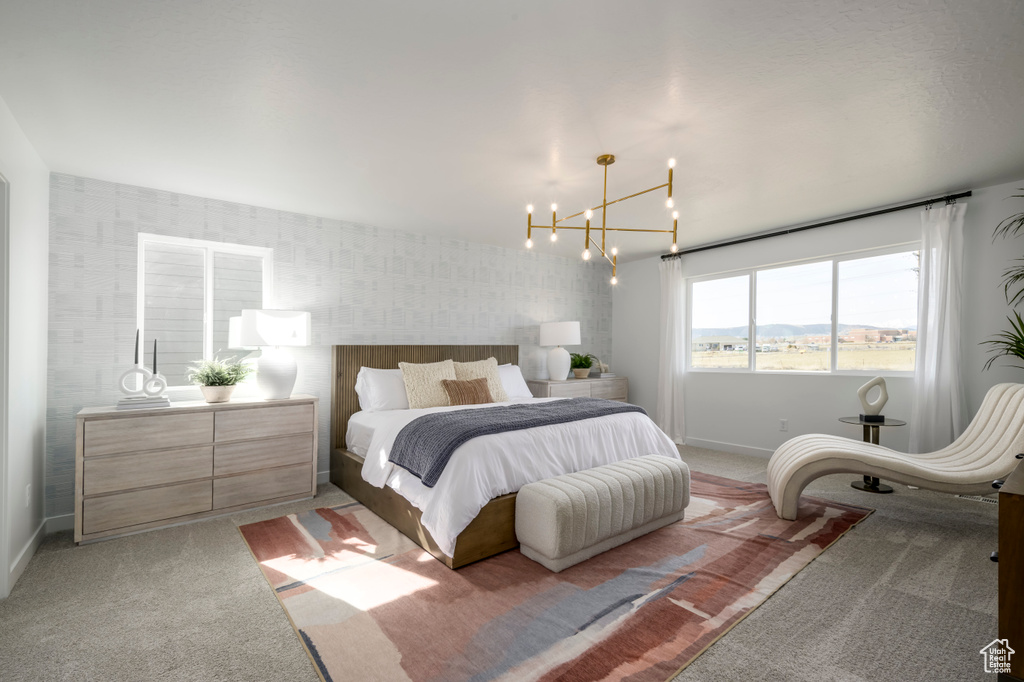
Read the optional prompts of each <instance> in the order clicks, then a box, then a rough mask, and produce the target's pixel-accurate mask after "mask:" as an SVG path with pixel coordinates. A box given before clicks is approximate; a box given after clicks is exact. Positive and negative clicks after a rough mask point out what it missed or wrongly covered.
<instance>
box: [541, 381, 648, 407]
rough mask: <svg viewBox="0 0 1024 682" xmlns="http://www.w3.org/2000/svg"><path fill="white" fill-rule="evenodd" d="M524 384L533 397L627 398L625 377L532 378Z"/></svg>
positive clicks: (622, 399) (621, 400)
mask: <svg viewBox="0 0 1024 682" xmlns="http://www.w3.org/2000/svg"><path fill="white" fill-rule="evenodd" d="M526 385H527V386H529V387H530V391H531V392H532V393H533V395H534V397H535V398H604V399H605V400H618V401H619V402H622V403H624V402H626V400H627V398H629V380H627V379H626V377H607V378H602V379H566V380H565V381H551V380H550V379H534V380H531V381H527V382H526Z"/></svg>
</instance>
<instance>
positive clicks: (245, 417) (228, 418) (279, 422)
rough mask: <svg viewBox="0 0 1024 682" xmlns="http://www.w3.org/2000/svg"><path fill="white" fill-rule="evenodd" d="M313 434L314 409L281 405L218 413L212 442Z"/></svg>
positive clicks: (311, 407)
mask: <svg viewBox="0 0 1024 682" xmlns="http://www.w3.org/2000/svg"><path fill="white" fill-rule="evenodd" d="M312 431H313V406H312V405H309V404H306V405H282V406H281V407H260V408H255V409H251V410H224V411H223V412H218V413H217V423H216V428H215V429H214V434H215V437H214V440H216V441H217V442H220V441H228V440H242V439H244V438H266V437H268V436H286V435H289V434H294V433H311V432H312Z"/></svg>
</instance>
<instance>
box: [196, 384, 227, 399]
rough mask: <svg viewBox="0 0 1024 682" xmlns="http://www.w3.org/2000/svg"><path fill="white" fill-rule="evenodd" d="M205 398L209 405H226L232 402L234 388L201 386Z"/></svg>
mask: <svg viewBox="0 0 1024 682" xmlns="http://www.w3.org/2000/svg"><path fill="white" fill-rule="evenodd" d="M199 388H200V389H201V390H202V391H203V397H204V398H206V402H208V403H226V402H228V401H229V400H231V394H232V393H234V392H235V387H234V386H200V387H199Z"/></svg>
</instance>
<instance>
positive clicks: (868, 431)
mask: <svg viewBox="0 0 1024 682" xmlns="http://www.w3.org/2000/svg"><path fill="white" fill-rule="evenodd" d="M881 430H882V429H881V427H880V426H878V425H877V424H865V425H864V442H865V443H871V444H873V445H878V440H879V432H880V431H881ZM850 487H851V488H856V489H857V490H863V491H864V492H866V493H878V494H881V495H884V494H886V493H891V492H892V487H890V486H887V485H885V484H884V483H882V482H881V481H879V480H878V478H876V477H874V476H865V477H864V480H863V481H854V482H853V483H851V484H850Z"/></svg>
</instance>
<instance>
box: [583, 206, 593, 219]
mask: <svg viewBox="0 0 1024 682" xmlns="http://www.w3.org/2000/svg"><path fill="white" fill-rule="evenodd" d="M583 215H584V217H586V219H587V220H590V219H591V218H593V217H594V212H593V211H591V210H590V209H589V208H588V209H587V210H586V212H585V213H584V214H583Z"/></svg>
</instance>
